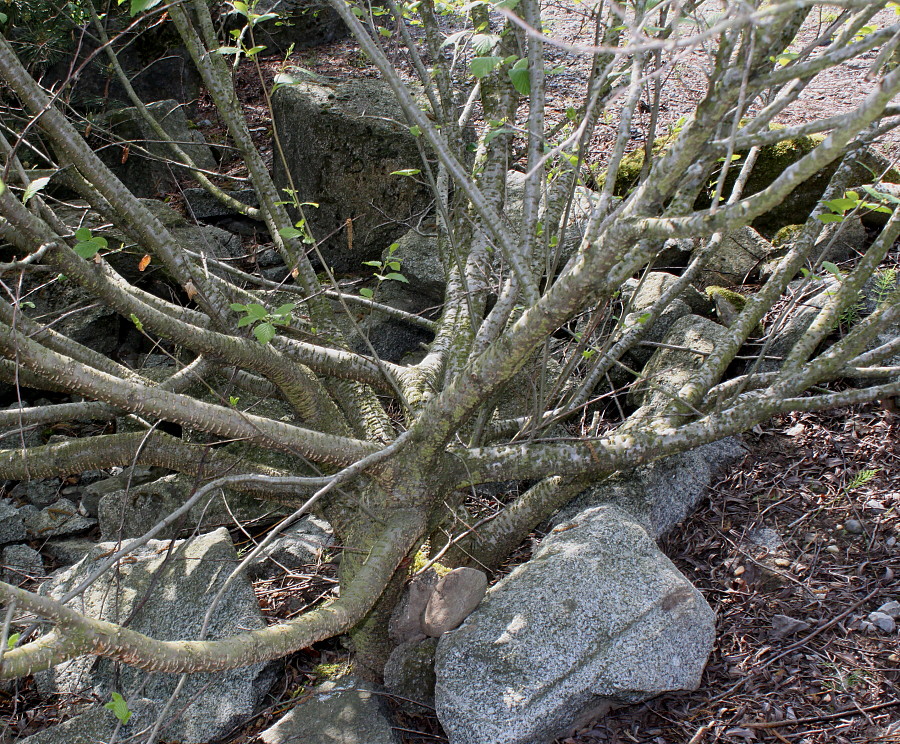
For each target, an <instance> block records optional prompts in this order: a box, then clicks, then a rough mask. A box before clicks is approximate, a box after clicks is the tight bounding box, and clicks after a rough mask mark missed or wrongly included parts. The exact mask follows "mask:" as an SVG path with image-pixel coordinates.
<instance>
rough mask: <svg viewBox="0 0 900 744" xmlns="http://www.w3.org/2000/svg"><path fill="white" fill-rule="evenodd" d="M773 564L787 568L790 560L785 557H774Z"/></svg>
mask: <svg viewBox="0 0 900 744" xmlns="http://www.w3.org/2000/svg"><path fill="white" fill-rule="evenodd" d="M775 565H776V566H780V567H781V568H787V567H788V566H790V565H791V562H790V561H789V560H788V559H787V558H776V559H775Z"/></svg>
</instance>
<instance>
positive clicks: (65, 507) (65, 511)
mask: <svg viewBox="0 0 900 744" xmlns="http://www.w3.org/2000/svg"><path fill="white" fill-rule="evenodd" d="M96 524H97V520H96V519H90V518H88V517H82V516H81V515H80V514H79V513H78V507H77V506H75V504H73V503H72V502H71V501H69V500H68V499H60V500H59V501H57V502H56V503H55V504H53V505H52V506H48V507H47V508H46V509H41V510H40V511H39V512H38V513H37V514H29V515H27V516H26V517H25V526H26V527H27V528H28V531H29V532H30V533H31V534H32V535H34V536H35V537H41V538H47V537H62V536H64V535H75V534H78V533H79V532H85V531H86V530H89V529H90V528H91V527H93V526H94V525H96Z"/></svg>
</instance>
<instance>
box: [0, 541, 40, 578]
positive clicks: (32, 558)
mask: <svg viewBox="0 0 900 744" xmlns="http://www.w3.org/2000/svg"><path fill="white" fill-rule="evenodd" d="M0 564H2V565H3V581H5V582H6V583H7V584H12V585H13V586H18V585H19V584H23V583H24V582H26V581H29V580H33V579H42V578H43V577H44V561H43V559H42V558H41V554H40V553H38V552H37V551H36V550H35V549H34V548H30V547H28V546H27V545H7V546H6V547H5V548H3V554H2V558H0Z"/></svg>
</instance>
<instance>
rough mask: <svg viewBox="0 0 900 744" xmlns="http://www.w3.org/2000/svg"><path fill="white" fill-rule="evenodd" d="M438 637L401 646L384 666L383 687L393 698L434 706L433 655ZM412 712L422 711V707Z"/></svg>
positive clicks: (411, 709)
mask: <svg viewBox="0 0 900 744" xmlns="http://www.w3.org/2000/svg"><path fill="white" fill-rule="evenodd" d="M437 644H438V639H437V638H425V639H423V640H418V641H408V642H407V643H401V644H400V645H399V646H397V648H395V649H394V650H393V651H392V652H391V655H390V656H389V657H388V660H387V663H386V664H385V666H384V687H385V689H386V690H387V691H388V692H390V693H391V694H393V695H397V696H398V697H401V698H406V699H408V700H416V701H418V702H420V703H424V704H425V705H428V706H430V707H434V683H435V674H434V654H435V651H436V650H437ZM409 709H410V711H412V712H417V709H418V712H421V709H420V708H419V706H410V707H409Z"/></svg>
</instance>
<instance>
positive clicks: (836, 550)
mask: <svg viewBox="0 0 900 744" xmlns="http://www.w3.org/2000/svg"><path fill="white" fill-rule="evenodd" d="M825 550H827V551H828V552H829V553H840V552H841V549H840V548H839V547H838V546H837V545H829V546H828V547H827V548H825Z"/></svg>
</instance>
